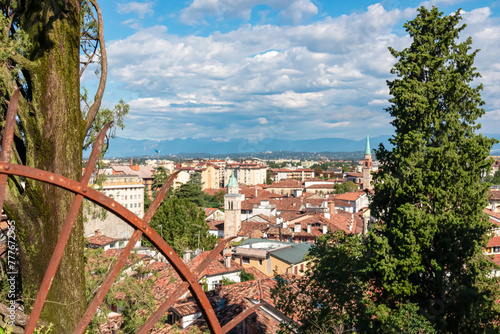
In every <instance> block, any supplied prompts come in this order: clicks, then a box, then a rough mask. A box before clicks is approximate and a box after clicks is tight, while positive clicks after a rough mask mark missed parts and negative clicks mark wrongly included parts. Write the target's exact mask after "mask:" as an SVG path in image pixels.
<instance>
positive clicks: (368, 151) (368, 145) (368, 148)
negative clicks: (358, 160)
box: [365, 134, 372, 155]
mask: <svg viewBox="0 0 500 334" xmlns="http://www.w3.org/2000/svg"><path fill="white" fill-rule="evenodd" d="M368 154H372V150H371V148H370V136H369V135H368V134H367V135H366V145H365V155H368Z"/></svg>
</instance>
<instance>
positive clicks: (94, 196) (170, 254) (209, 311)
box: [0, 162, 221, 333]
mask: <svg viewBox="0 0 500 334" xmlns="http://www.w3.org/2000/svg"><path fill="white" fill-rule="evenodd" d="M0 174H10V175H17V176H24V177H27V178H30V179H35V180H38V181H42V182H46V183H49V184H52V185H54V186H57V187H60V188H63V189H66V190H69V191H71V192H73V193H75V194H79V195H82V196H83V197H85V198H86V199H88V200H90V201H92V202H94V203H95V204H97V205H99V206H101V207H103V208H104V209H106V210H108V211H109V212H111V213H113V214H115V215H116V216H117V217H119V218H121V219H122V220H124V221H125V222H126V223H128V224H129V225H131V226H132V227H134V228H136V229H138V230H140V231H141V232H142V233H143V234H144V236H145V237H146V238H148V239H149V241H151V243H152V244H153V245H154V246H156V247H157V248H158V250H159V251H160V252H161V253H162V254H163V255H164V256H165V257H166V258H167V259H168V260H169V263H170V264H171V265H172V267H173V268H174V269H175V271H176V272H177V273H178V274H179V276H180V277H181V278H182V280H183V281H186V282H187V283H188V284H189V289H190V290H191V292H192V294H193V296H194V297H195V299H196V301H197V303H198V305H199V306H200V308H201V312H202V314H203V316H204V317H205V318H206V319H207V324H208V326H209V329H210V332H212V333H221V327H220V324H219V321H218V320H217V317H216V316H215V312H214V310H213V308H212V306H211V305H210V302H209V301H208V298H207V296H206V295H205V293H204V291H203V289H202V288H201V286H200V284H199V283H198V281H197V280H196V278H195V277H194V274H193V273H192V272H191V271H190V270H189V269H188V267H187V266H186V264H185V263H184V262H182V260H181V259H180V258H179V256H178V255H177V254H176V253H175V251H174V250H173V249H172V247H170V245H169V244H168V243H167V242H166V241H165V240H163V239H162V238H161V237H160V235H159V234H158V233H157V232H156V231H155V230H154V229H153V228H151V227H150V226H149V225H148V224H146V223H144V221H143V220H142V219H141V218H139V217H138V216H136V215H135V214H134V213H132V212H131V211H129V210H128V209H126V208H125V207H123V206H122V205H121V204H119V203H118V202H116V201H115V200H113V199H111V198H109V197H107V196H106V195H104V194H102V193H100V192H98V191H97V190H95V189H92V188H90V187H87V186H83V185H82V184H81V183H80V182H77V181H74V180H71V179H69V178H66V177H64V176H61V175H57V174H55V173H51V172H47V171H44V170H40V169H37V168H33V167H28V166H22V165H17V164H11V163H6V162H0ZM26 333H29V332H26Z"/></svg>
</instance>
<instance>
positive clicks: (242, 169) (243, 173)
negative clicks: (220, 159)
mask: <svg viewBox="0 0 500 334" xmlns="http://www.w3.org/2000/svg"><path fill="white" fill-rule="evenodd" d="M266 171H267V167H266V166H263V165H260V164H257V163H251V162H250V163H228V164H226V172H225V175H224V181H225V183H224V186H227V182H228V181H229V177H230V176H231V175H232V174H234V176H235V177H236V180H237V181H238V184H244V185H247V186H253V185H257V184H265V183H266ZM226 180H228V181H226Z"/></svg>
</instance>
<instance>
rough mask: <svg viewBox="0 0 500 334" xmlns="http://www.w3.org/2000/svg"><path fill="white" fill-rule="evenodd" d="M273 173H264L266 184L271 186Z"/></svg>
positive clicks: (270, 171) (269, 171)
mask: <svg viewBox="0 0 500 334" xmlns="http://www.w3.org/2000/svg"><path fill="white" fill-rule="evenodd" d="M273 174H274V173H273V171H272V170H268V171H266V184H273V180H272V179H271V176H273Z"/></svg>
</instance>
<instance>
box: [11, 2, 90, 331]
mask: <svg viewBox="0 0 500 334" xmlns="http://www.w3.org/2000/svg"><path fill="white" fill-rule="evenodd" d="M21 3H22V4H21V6H23V8H22V11H23V15H22V23H23V25H22V27H23V29H24V30H25V31H26V32H27V33H28V35H29V37H30V42H31V43H32V49H31V51H28V52H27V54H26V56H27V58H28V59H29V60H30V61H32V62H33V66H32V67H31V68H30V69H29V70H28V71H25V72H24V73H25V74H24V75H25V79H26V81H27V85H28V87H29V88H28V90H27V92H28V94H26V95H25V98H26V99H27V100H28V102H29V110H20V111H19V117H20V121H21V124H22V129H23V131H24V142H25V143H24V144H25V147H26V157H25V159H26V161H25V164H26V165H27V166H32V167H36V168H39V169H43V170H46V171H50V172H54V173H56V174H59V175H62V176H65V177H68V178H70V179H73V180H80V178H81V174H82V146H83V138H84V136H83V134H82V132H83V131H84V123H83V119H82V115H81V111H80V100H79V90H80V84H79V83H80V79H79V45H80V12H79V11H80V2H79V1H78V0H64V1H38V0H31V1H30V0H28V1H25V2H21ZM9 188H10V189H9V192H8V195H7V199H6V204H5V210H6V211H7V213H8V215H9V217H11V218H12V219H14V220H15V221H16V228H17V236H18V238H19V242H20V257H21V275H22V287H23V296H24V303H25V306H26V313H29V312H30V311H31V307H32V305H33V303H34V299H35V297H36V293H37V291H38V289H39V287H40V284H41V282H42V279H43V277H44V274H45V271H46V270H47V267H48V263H49V261H50V258H51V256H52V252H53V250H54V248H55V245H56V242H57V240H58V237H59V234H60V231H61V227H62V224H63V223H64V220H65V217H66V214H67V211H68V208H69V207H70V205H71V202H72V200H73V198H74V195H73V194H72V193H69V192H67V191H65V190H62V189H60V188H57V187H54V186H52V185H48V184H44V183H42V182H36V181H33V180H26V184H25V187H24V191H23V189H19V187H16V185H15V182H14V180H13V179H12V178H11V180H9ZM85 306H86V297H85V280H84V259H83V222H82V219H81V215H79V218H78V219H77V221H76V222H75V226H74V228H73V231H72V234H71V237H70V239H69V241H68V244H67V246H66V249H65V251H64V255H63V257H62V260H61V263H60V265H59V269H58V271H57V274H56V276H55V278H54V281H53V283H52V287H51V289H50V292H49V294H48V297H47V301H46V303H45V306H44V309H43V312H42V316H41V317H42V319H44V320H45V321H47V322H48V323H52V324H53V326H54V327H53V331H52V332H51V333H68V332H71V331H72V330H73V329H74V327H75V326H76V324H77V323H78V320H79V319H80V318H81V316H82V315H83V312H84V310H85Z"/></svg>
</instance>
